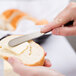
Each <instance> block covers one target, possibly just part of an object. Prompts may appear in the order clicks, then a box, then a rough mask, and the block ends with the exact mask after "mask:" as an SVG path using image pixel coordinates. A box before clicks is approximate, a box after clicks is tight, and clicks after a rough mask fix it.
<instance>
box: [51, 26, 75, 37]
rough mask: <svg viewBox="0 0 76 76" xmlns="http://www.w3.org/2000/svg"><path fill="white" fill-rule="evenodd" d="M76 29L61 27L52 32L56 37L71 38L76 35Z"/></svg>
mask: <svg viewBox="0 0 76 76" xmlns="http://www.w3.org/2000/svg"><path fill="white" fill-rule="evenodd" d="M75 31H76V27H59V28H56V29H54V30H52V33H53V34H54V35H62V36H71V35H76V32H75Z"/></svg>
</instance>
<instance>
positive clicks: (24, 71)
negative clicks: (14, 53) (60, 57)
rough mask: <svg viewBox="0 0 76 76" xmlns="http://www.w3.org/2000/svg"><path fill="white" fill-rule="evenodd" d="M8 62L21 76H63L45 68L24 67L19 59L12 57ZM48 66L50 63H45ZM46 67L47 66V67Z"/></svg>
mask: <svg viewBox="0 0 76 76" xmlns="http://www.w3.org/2000/svg"><path fill="white" fill-rule="evenodd" d="M8 62H9V63H10V64H11V65H12V67H13V69H14V71H15V72H16V73H18V74H19V75H20V76H63V75H62V74H60V73H58V72H56V71H54V70H51V69H49V68H47V67H43V66H33V67H32V66H24V65H23V64H22V63H21V62H20V61H19V60H18V59H16V58H13V57H10V58H9V59H8ZM45 63H46V64H47V65H49V64H50V62H49V61H47V60H46V61H45ZM45 66H46V65H45Z"/></svg>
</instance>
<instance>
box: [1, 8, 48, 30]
mask: <svg viewBox="0 0 76 76" xmlns="http://www.w3.org/2000/svg"><path fill="white" fill-rule="evenodd" d="M23 19H25V20H31V21H33V22H34V23H35V24H36V25H45V24H48V21H47V20H45V19H43V20H38V19H36V18H33V17H31V16H30V15H28V14H27V13H24V12H22V11H20V10H18V9H9V10H6V11H4V12H3V13H2V15H1V17H0V20H2V22H3V23H2V22H0V29H3V30H10V31H14V30H16V28H17V26H18V25H19V23H20V21H21V20H23ZM25 24H26V23H25ZM3 25H5V26H3Z"/></svg>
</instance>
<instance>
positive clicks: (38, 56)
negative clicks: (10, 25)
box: [0, 35, 45, 66]
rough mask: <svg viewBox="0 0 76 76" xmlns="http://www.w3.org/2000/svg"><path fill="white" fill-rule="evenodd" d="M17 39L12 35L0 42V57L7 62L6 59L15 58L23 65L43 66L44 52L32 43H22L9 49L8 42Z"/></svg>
mask: <svg viewBox="0 0 76 76" xmlns="http://www.w3.org/2000/svg"><path fill="white" fill-rule="evenodd" d="M16 37H18V35H12V36H8V37H6V38H4V39H3V40H1V41H0V47H1V48H0V57H2V58H3V59H5V60H8V57H11V56H13V57H17V58H18V59H19V60H20V61H21V62H22V63H23V64H24V65H28V66H41V65H43V64H44V58H45V55H44V50H43V48H42V47H41V46H39V45H38V44H37V43H35V42H34V41H32V40H31V41H28V42H24V43H22V44H20V45H18V46H16V47H10V46H9V45H8V42H9V41H10V40H11V39H13V38H16Z"/></svg>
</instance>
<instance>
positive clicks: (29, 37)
mask: <svg viewBox="0 0 76 76" xmlns="http://www.w3.org/2000/svg"><path fill="white" fill-rule="evenodd" d="M42 35H44V33H40V32H39V31H38V32H34V33H31V34H27V35H23V36H20V37H17V38H14V39H12V40H10V41H9V42H8V45H9V46H11V47H15V46H17V45H19V44H21V43H24V42H25V41H29V40H32V39H35V38H38V37H40V36H42Z"/></svg>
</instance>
